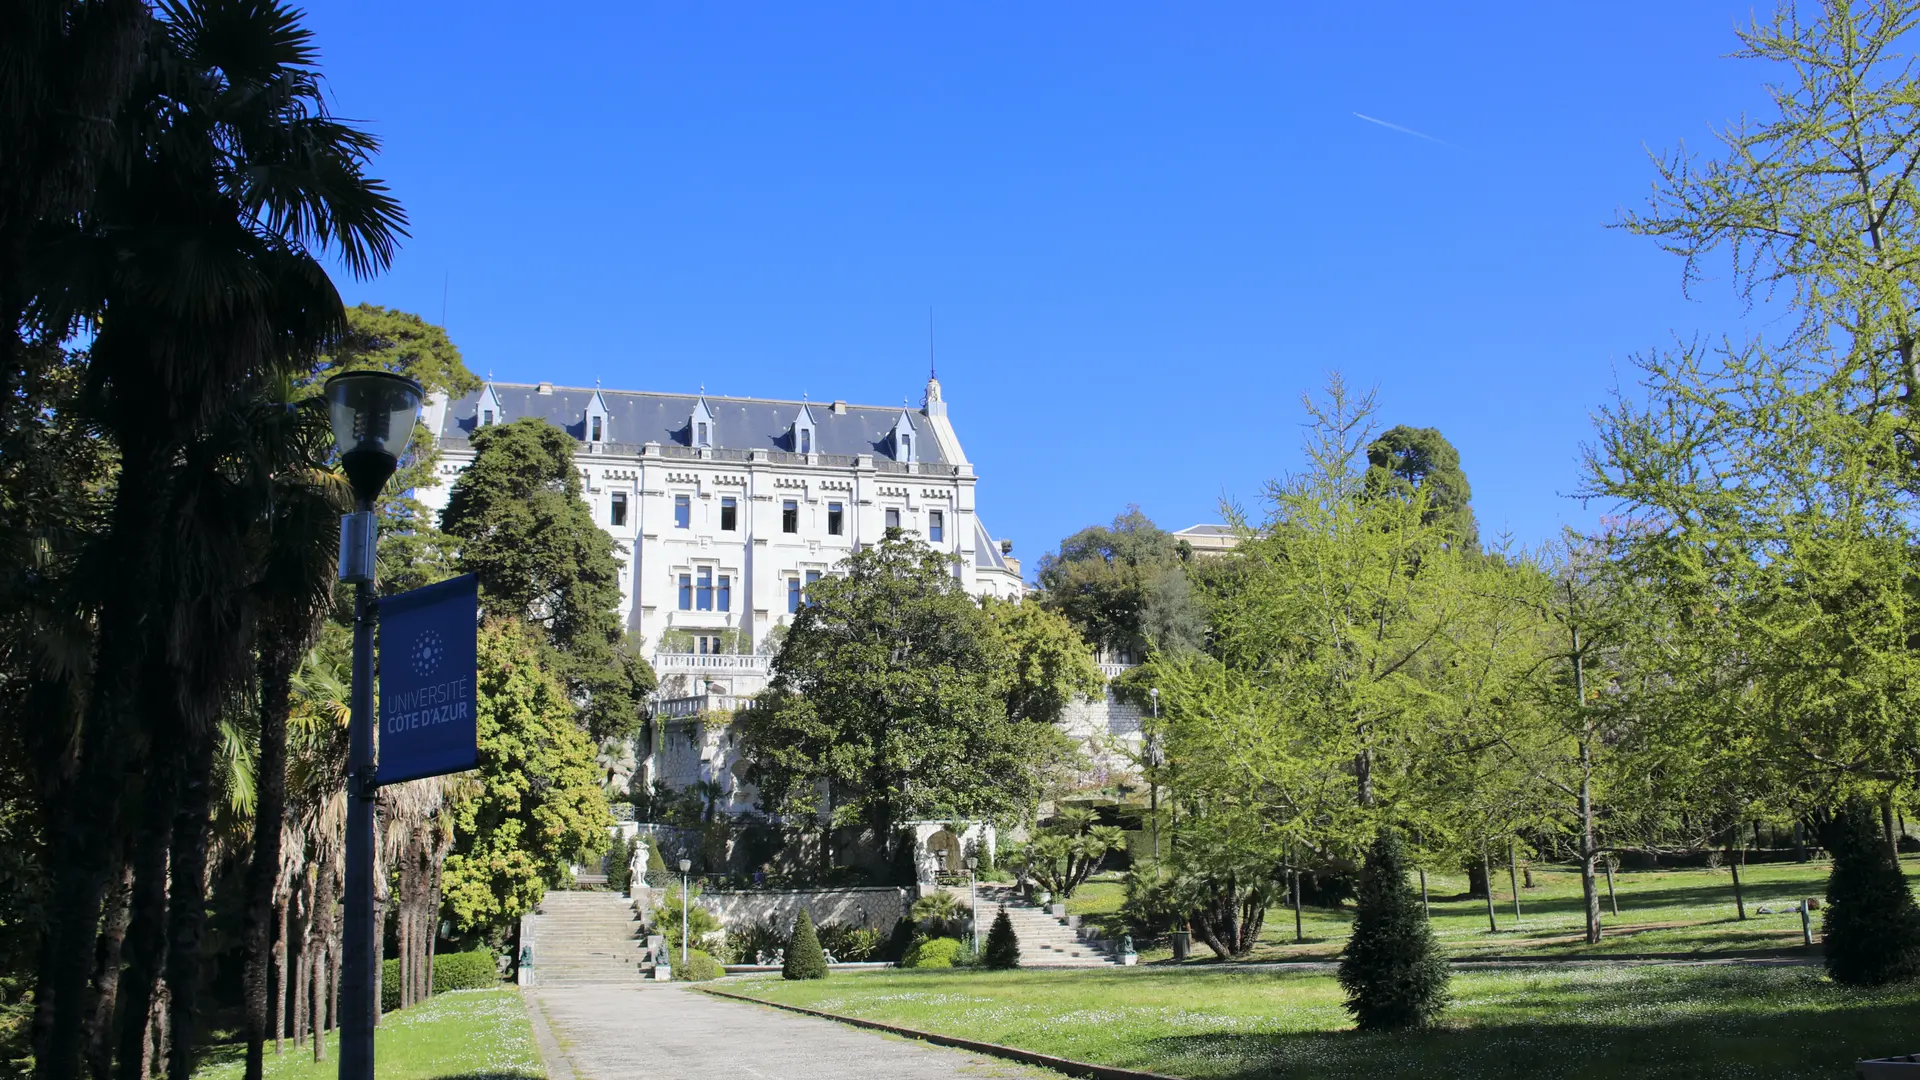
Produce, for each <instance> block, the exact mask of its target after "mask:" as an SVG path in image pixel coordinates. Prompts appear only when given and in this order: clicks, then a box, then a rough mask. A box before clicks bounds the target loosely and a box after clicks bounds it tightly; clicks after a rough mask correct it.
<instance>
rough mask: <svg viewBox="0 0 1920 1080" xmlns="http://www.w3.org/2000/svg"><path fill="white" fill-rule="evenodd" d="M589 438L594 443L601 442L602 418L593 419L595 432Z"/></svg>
mask: <svg viewBox="0 0 1920 1080" xmlns="http://www.w3.org/2000/svg"><path fill="white" fill-rule="evenodd" d="M588 438H589V439H590V440H591V441H593V442H599V441H600V418H599V417H597V416H596V417H594V418H593V432H592V434H591V435H589V436H588Z"/></svg>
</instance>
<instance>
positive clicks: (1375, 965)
mask: <svg viewBox="0 0 1920 1080" xmlns="http://www.w3.org/2000/svg"><path fill="white" fill-rule="evenodd" d="M1358 899H1359V911H1358V912H1357V913H1356V914H1355V916H1354V920H1353V936H1352V937H1351V938H1349V939H1348V940H1347V947H1346V949H1345V951H1344V952H1343V954H1342V956H1341V959H1340V985H1341V987H1343V988H1344V989H1345V990H1346V992H1347V1011H1348V1012H1349V1013H1352V1014H1353V1019H1354V1022H1355V1024H1356V1025H1358V1026H1359V1027H1360V1028H1361V1029H1362V1030H1376V1029H1388V1028H1417V1027H1425V1026H1427V1025H1428V1024H1430V1023H1432V1022H1433V1020H1434V1019H1435V1018H1436V1017H1438V1016H1439V1015H1440V1012H1441V1010H1443V1009H1445V1008H1446V1006H1447V978H1448V975H1449V972H1448V969H1447V962H1446V960H1445V959H1444V958H1442V957H1441V955H1440V950H1439V948H1438V947H1437V946H1436V945H1435V944H1434V940H1433V927H1432V926H1430V925H1429V924H1428V923H1427V920H1426V916H1425V914H1424V913H1423V911H1422V908H1421V904H1420V896H1419V894H1418V893H1417V892H1415V891H1414V890H1413V888H1412V887H1411V886H1409V885H1408V884H1407V863H1406V855H1405V853H1404V852H1402V851H1401V849H1400V838H1399V836H1398V835H1397V834H1395V833H1394V831H1393V830H1392V829H1382V830H1380V835H1379V836H1378V837H1377V838H1376V839H1375V840H1374V842H1373V847H1372V849H1371V850H1369V851H1368V852H1367V862H1366V866H1365V867H1363V868H1362V869H1361V871H1360V891H1359V897H1358Z"/></svg>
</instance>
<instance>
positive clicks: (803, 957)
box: [780, 907, 827, 979]
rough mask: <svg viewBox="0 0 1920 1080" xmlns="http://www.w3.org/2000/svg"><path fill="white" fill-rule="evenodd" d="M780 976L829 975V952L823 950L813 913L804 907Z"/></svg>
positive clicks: (788, 946) (814, 976) (817, 976)
mask: <svg viewBox="0 0 1920 1080" xmlns="http://www.w3.org/2000/svg"><path fill="white" fill-rule="evenodd" d="M780 977H781V978H783V979H824V978H826V977H827V954H826V953H825V952H823V951H822V950H821V948H820V935H819V934H818V933H817V932H816V931H815V930H814V928H813V913H812V912H811V911H808V910H807V909H806V908H804V907H803V908H801V909H800V919H799V921H798V922H796V923H794V926H793V938H792V940H790V941H788V942H787V955H786V960H785V962H784V963H782V964H781V965H780Z"/></svg>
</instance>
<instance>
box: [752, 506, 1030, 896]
mask: <svg viewBox="0 0 1920 1080" xmlns="http://www.w3.org/2000/svg"><path fill="white" fill-rule="evenodd" d="M1000 645H1001V638H1000V637H999V635H997V634H996V633H995V631H994V629H993V626H992V625H991V623H990V622H989V620H988V617H987V615H986V614H985V613H984V612H983V611H982V610H981V609H980V606H979V605H978V604H976V603H975V602H974V601H973V600H972V598H970V597H969V596H967V594H966V593H965V592H964V591H963V590H962V589H961V588H960V585H959V583H958V581H957V580H956V579H955V577H954V574H953V570H952V565H951V562H950V561H949V557H948V556H945V555H942V554H940V553H938V552H935V551H933V550H931V549H929V548H928V547H927V546H926V545H925V544H922V543H920V542H919V541H917V540H914V539H911V538H909V537H907V536H905V535H903V534H901V533H899V532H897V531H896V532H889V534H888V535H887V536H886V537H885V538H884V539H882V540H881V541H880V543H878V544H875V545H873V546H871V547H867V548H865V549H863V550H861V551H858V552H856V553H854V554H853V555H851V556H849V557H848V558H847V559H845V560H844V561H842V562H841V564H840V566H839V567H838V572H837V573H835V574H833V575H831V576H828V577H826V578H823V579H822V580H821V581H819V582H818V583H816V584H815V585H814V586H813V587H812V589H811V591H810V593H809V596H808V601H807V605H806V607H804V608H802V609H801V611H800V613H799V615H798V616H797V617H796V618H795V620H794V623H793V628H792V630H790V631H789V632H788V634H787V637H786V641H785V643H784V644H783V645H782V647H781V649H780V654H779V656H777V657H775V658H774V662H773V680H772V684H771V686H770V687H769V692H768V694H766V695H765V696H764V698H763V699H762V704H761V706H760V707H759V708H756V709H753V710H750V711H748V712H746V713H744V714H743V715H742V717H741V723H742V726H743V737H744V742H743V745H744V750H745V752H746V755H747V759H748V761H749V763H750V769H751V778H752V779H753V781H754V782H755V783H756V784H758V785H759V786H760V788H761V793H762V799H763V803H764V804H765V805H766V806H767V807H768V808H769V809H774V808H779V809H780V810H781V811H782V812H788V813H800V812H807V811H811V810H815V809H824V810H826V812H827V813H828V814H829V815H830V820H832V821H833V823H834V824H836V825H840V824H849V823H853V822H863V823H865V824H867V825H869V826H871V827H872V828H873V829H874V830H875V832H876V834H877V835H880V836H884V837H886V838H887V842H888V855H889V858H891V856H892V851H893V848H894V847H895V846H897V844H898V839H897V837H896V836H895V833H896V831H897V828H896V827H897V825H898V824H899V823H900V822H904V821H909V820H913V819H914V818H916V817H928V816H932V815H935V814H938V815H940V816H942V817H991V816H993V815H995V814H1001V813H1008V812H1014V811H1017V810H1019V809H1023V808H1025V807H1027V806H1029V805H1031V804H1032V801H1033V800H1034V799H1035V798H1036V797H1037V779H1036V771H1037V766H1038V765H1039V764H1040V763H1042V762H1044V761H1045V760H1047V759H1048V757H1049V756H1050V755H1053V754H1056V753H1058V752H1059V749H1060V747H1061V745H1062V743H1063V741H1064V740H1063V737H1062V736H1061V735H1060V733H1059V732H1058V731H1057V730H1056V729H1055V728H1054V727H1053V726H1052V725H1050V724H1046V723H1040V722H1036V721H1032V720H1024V719H1020V718H1017V717H1012V716H1009V715H1008V713H1009V698H1008V696H1007V688H1008V686H1009V685H1010V681H1009V679H1008V677H1007V675H1006V674H1005V671H1004V667H1003V664H1002V661H1003V660H1004V651H1003V649H1002V648H1001V647H1000ZM822 789H824V794H825V797H826V805H825V806H824V807H820V806H819V805H818V804H817V803H816V802H815V801H814V800H815V797H816V792H819V791H821V790H822Z"/></svg>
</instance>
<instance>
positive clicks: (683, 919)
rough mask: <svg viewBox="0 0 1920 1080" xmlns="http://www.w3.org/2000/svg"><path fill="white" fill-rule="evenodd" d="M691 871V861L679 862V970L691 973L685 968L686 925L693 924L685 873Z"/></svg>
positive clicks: (689, 969)
mask: <svg viewBox="0 0 1920 1080" xmlns="http://www.w3.org/2000/svg"><path fill="white" fill-rule="evenodd" d="M691 869H693V860H692V859H681V860H680V970H681V971H691V970H692V969H691V968H689V967H688V966H687V924H688V923H691V922H693V909H692V908H690V907H688V906H687V871H689V870H691Z"/></svg>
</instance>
